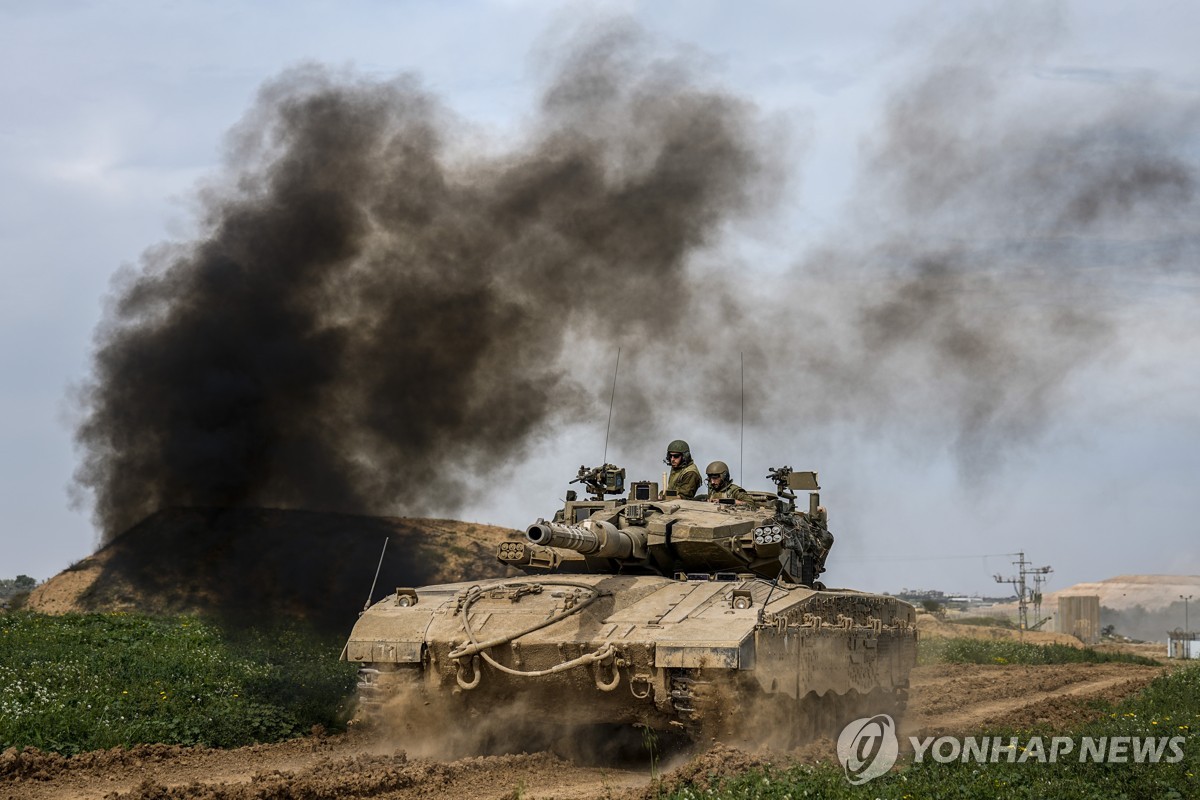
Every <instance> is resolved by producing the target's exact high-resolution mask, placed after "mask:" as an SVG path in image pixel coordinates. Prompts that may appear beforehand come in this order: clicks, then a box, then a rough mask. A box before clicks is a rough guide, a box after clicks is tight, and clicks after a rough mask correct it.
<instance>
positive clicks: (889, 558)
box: [838, 553, 1018, 564]
mask: <svg viewBox="0 0 1200 800" xmlns="http://www.w3.org/2000/svg"><path fill="white" fill-rule="evenodd" d="M1015 555H1018V554H1017V553H980V554H979V555H964V556H868V557H864V558H842V557H840V556H839V557H838V563H842V562H850V563H853V564H862V563H864V562H869V561H875V562H884V563H898V562H904V561H963V560H967V559H976V558H1007V557H1008V556H1015Z"/></svg>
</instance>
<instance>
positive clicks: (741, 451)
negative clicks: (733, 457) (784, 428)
mask: <svg viewBox="0 0 1200 800" xmlns="http://www.w3.org/2000/svg"><path fill="white" fill-rule="evenodd" d="M738 362H739V363H740V364H741V365H742V403H741V405H742V433H741V436H740V437H739V438H738V483H739V484H742V483H745V482H746V472H745V469H744V467H743V463H744V461H745V457H746V354H745V353H744V352H742V353H738Z"/></svg>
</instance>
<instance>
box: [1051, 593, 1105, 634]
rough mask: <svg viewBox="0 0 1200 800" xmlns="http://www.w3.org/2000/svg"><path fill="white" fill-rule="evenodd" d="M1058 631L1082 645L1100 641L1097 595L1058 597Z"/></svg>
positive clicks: (1098, 601)
mask: <svg viewBox="0 0 1200 800" xmlns="http://www.w3.org/2000/svg"><path fill="white" fill-rule="evenodd" d="M1058 630H1059V632H1061V633H1069V634H1071V635H1072V636H1074V637H1075V638H1076V639H1078V640H1079V641H1081V642H1083V643H1084V644H1097V643H1099V641H1100V597H1099V595H1094V594H1091V595H1062V594H1060V595H1059V596H1058Z"/></svg>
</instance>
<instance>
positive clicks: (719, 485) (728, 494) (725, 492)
mask: <svg viewBox="0 0 1200 800" xmlns="http://www.w3.org/2000/svg"><path fill="white" fill-rule="evenodd" d="M704 473H705V474H706V475H707V476H708V502H710V503H715V502H717V501H718V500H733V501H735V502H736V503H737V504H738V505H750V506H752V505H754V504H755V503H754V499H753V498H752V497H750V493H749V492H747V491H746V490H745V489H743V488H742V487H740V486H738V485H737V484H736V483H734V482H733V481H731V480H730V479H729V465H728V464H726V463H725V462H724V461H714V462H712V463H711V464H709V465H708V469H706V470H704Z"/></svg>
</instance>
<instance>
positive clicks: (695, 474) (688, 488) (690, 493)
mask: <svg viewBox="0 0 1200 800" xmlns="http://www.w3.org/2000/svg"><path fill="white" fill-rule="evenodd" d="M663 463H664V464H666V465H667V466H669V467H670V468H671V475H670V476H669V477H668V478H667V485H666V488H665V491H668V492H676V493H677V494H678V495H679V496H680V497H682V498H683V499H684V500H691V499H692V498H694V497H695V496H696V490H697V489H699V488H700V484H702V483H704V479H703V478H702V477H700V470H699V468H698V467H697V466H696V463H695V462H694V461H692V449H691V448H690V447H688V443H687V442H685V441H684V440H683V439H676V440H675V441H673V442H671V443H670V444H669V445H667V457H666V458H664V459H663Z"/></svg>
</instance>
